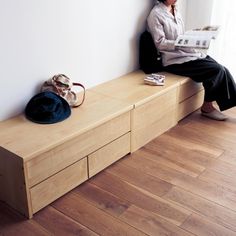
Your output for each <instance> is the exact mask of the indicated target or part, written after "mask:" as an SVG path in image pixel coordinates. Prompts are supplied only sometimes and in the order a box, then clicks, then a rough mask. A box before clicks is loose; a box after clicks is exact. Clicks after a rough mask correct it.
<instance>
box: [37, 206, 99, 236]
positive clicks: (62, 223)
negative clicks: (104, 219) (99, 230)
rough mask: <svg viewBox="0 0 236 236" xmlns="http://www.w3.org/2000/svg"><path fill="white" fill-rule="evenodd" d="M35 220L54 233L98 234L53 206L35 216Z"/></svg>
mask: <svg viewBox="0 0 236 236" xmlns="http://www.w3.org/2000/svg"><path fill="white" fill-rule="evenodd" d="M34 221H35V222H37V223H38V224H39V225H41V226H42V227H44V228H46V229H47V231H48V232H50V234H52V235H66V236H73V235H79V236H96V235H98V234H96V233H95V232H93V231H91V230H89V229H88V228H86V227H85V226H83V225H81V224H80V223H78V222H76V221H74V220H73V219H71V218H70V217H68V216H66V215H64V214H62V213H61V212H59V211H57V210H56V209H54V208H53V207H51V206H49V207H47V208H45V209H43V210H42V211H40V212H38V213H37V214H35V216H34Z"/></svg>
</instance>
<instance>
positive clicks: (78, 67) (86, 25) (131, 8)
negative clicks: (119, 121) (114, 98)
mask: <svg viewBox="0 0 236 236" xmlns="http://www.w3.org/2000/svg"><path fill="white" fill-rule="evenodd" d="M183 1H185V0H179V5H180V7H181V9H182V11H183V12H184V5H183V3H181V2H183ZM152 5H153V0H145V1H144V0H128V1H127V0H119V1H111V0H100V1H96V0H40V1H39V0H20V1H19V0H1V7H0V30H1V37H0V72H1V73H0V74H1V79H0V81H1V92H0V120H5V119H7V118H9V117H12V116H15V115H17V114H19V113H21V112H22V111H23V110H24V107H25V105H26V103H27V102H28V101H29V99H30V98H31V97H32V96H33V95H34V94H36V93H38V92H39V88H40V86H41V84H42V83H43V81H45V80H47V79H48V78H50V77H51V76H52V75H54V74H57V73H64V74H66V75H68V76H69V77H70V78H71V79H72V80H73V81H77V82H81V83H83V84H84V85H85V86H86V88H89V87H92V86H94V85H97V84H99V83H102V82H104V81H107V80H111V79H113V78H116V77H119V76H121V75H123V74H126V73H128V72H130V71H133V70H135V69H137V67H138V36H139V34H140V33H141V32H142V30H143V28H144V26H145V19H146V17H147V15H148V13H149V11H150V9H151V7H152Z"/></svg>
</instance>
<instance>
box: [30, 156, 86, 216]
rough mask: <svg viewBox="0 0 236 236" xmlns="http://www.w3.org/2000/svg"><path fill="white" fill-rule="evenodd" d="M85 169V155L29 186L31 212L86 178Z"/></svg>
mask: <svg viewBox="0 0 236 236" xmlns="http://www.w3.org/2000/svg"><path fill="white" fill-rule="evenodd" d="M87 169H88V168H87V158H86V157H85V158H83V159H81V160H79V161H77V162H76V163H74V164H72V165H70V166H68V167H66V168H65V169H62V170H61V171H59V172H58V173H56V174H55V175H53V176H51V177H50V178H48V179H46V180H44V181H42V182H41V183H39V184H37V185H35V186H34V187H32V188H30V195H31V204H32V212H33V213H35V212H37V211H39V210H40V209H42V208H43V207H45V206H47V205H48V204H49V203H51V202H52V201H54V200H56V199H57V198H59V197H61V196H62V195H63V194H65V193H67V192H69V191H70V190H72V189H73V188H75V187H76V186H78V185H79V184H81V183H82V182H84V181H85V180H87V179H88V172H87Z"/></svg>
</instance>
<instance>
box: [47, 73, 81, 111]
mask: <svg viewBox="0 0 236 236" xmlns="http://www.w3.org/2000/svg"><path fill="white" fill-rule="evenodd" d="M58 77H64V78H66V79H68V81H70V78H69V77H68V76H66V75H65V74H58V75H54V76H53V77H52V80H54V81H57V83H58V80H57V78H58ZM71 84H72V86H79V87H81V88H82V89H83V95H82V100H81V102H80V103H79V104H76V105H73V106H72V107H79V106H81V105H82V104H83V103H84V100H85V87H84V85H83V84H81V83H74V82H72V83H71ZM63 85H64V84H63ZM55 88H56V90H57V92H58V93H59V94H60V92H61V91H60V89H59V88H58V87H57V86H55ZM66 90H67V89H66ZM68 90H69V91H70V93H72V94H73V95H74V96H75V97H77V95H76V93H75V92H74V91H71V87H70V86H69V87H68Z"/></svg>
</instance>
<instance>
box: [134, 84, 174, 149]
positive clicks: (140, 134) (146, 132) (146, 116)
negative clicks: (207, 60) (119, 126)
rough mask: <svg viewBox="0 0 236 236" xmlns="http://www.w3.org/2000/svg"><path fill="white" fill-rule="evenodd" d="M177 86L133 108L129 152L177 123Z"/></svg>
mask: <svg viewBox="0 0 236 236" xmlns="http://www.w3.org/2000/svg"><path fill="white" fill-rule="evenodd" d="M176 107H177V88H174V89H172V90H170V91H169V92H167V93H165V94H163V95H161V96H159V97H157V98H155V99H153V100H152V101H150V102H147V103H145V104H143V105H142V106H139V107H137V108H135V109H134V110H133V111H132V117H131V152H134V151H136V150H137V149H139V148H140V147H142V146H144V145H145V144H146V143H148V142H149V141H151V140H152V139H154V138H156V137H157V136H159V135H160V134H162V133H164V132H165V131H167V130H168V129H170V128H171V127H173V126H174V125H176V123H177V114H176Z"/></svg>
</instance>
